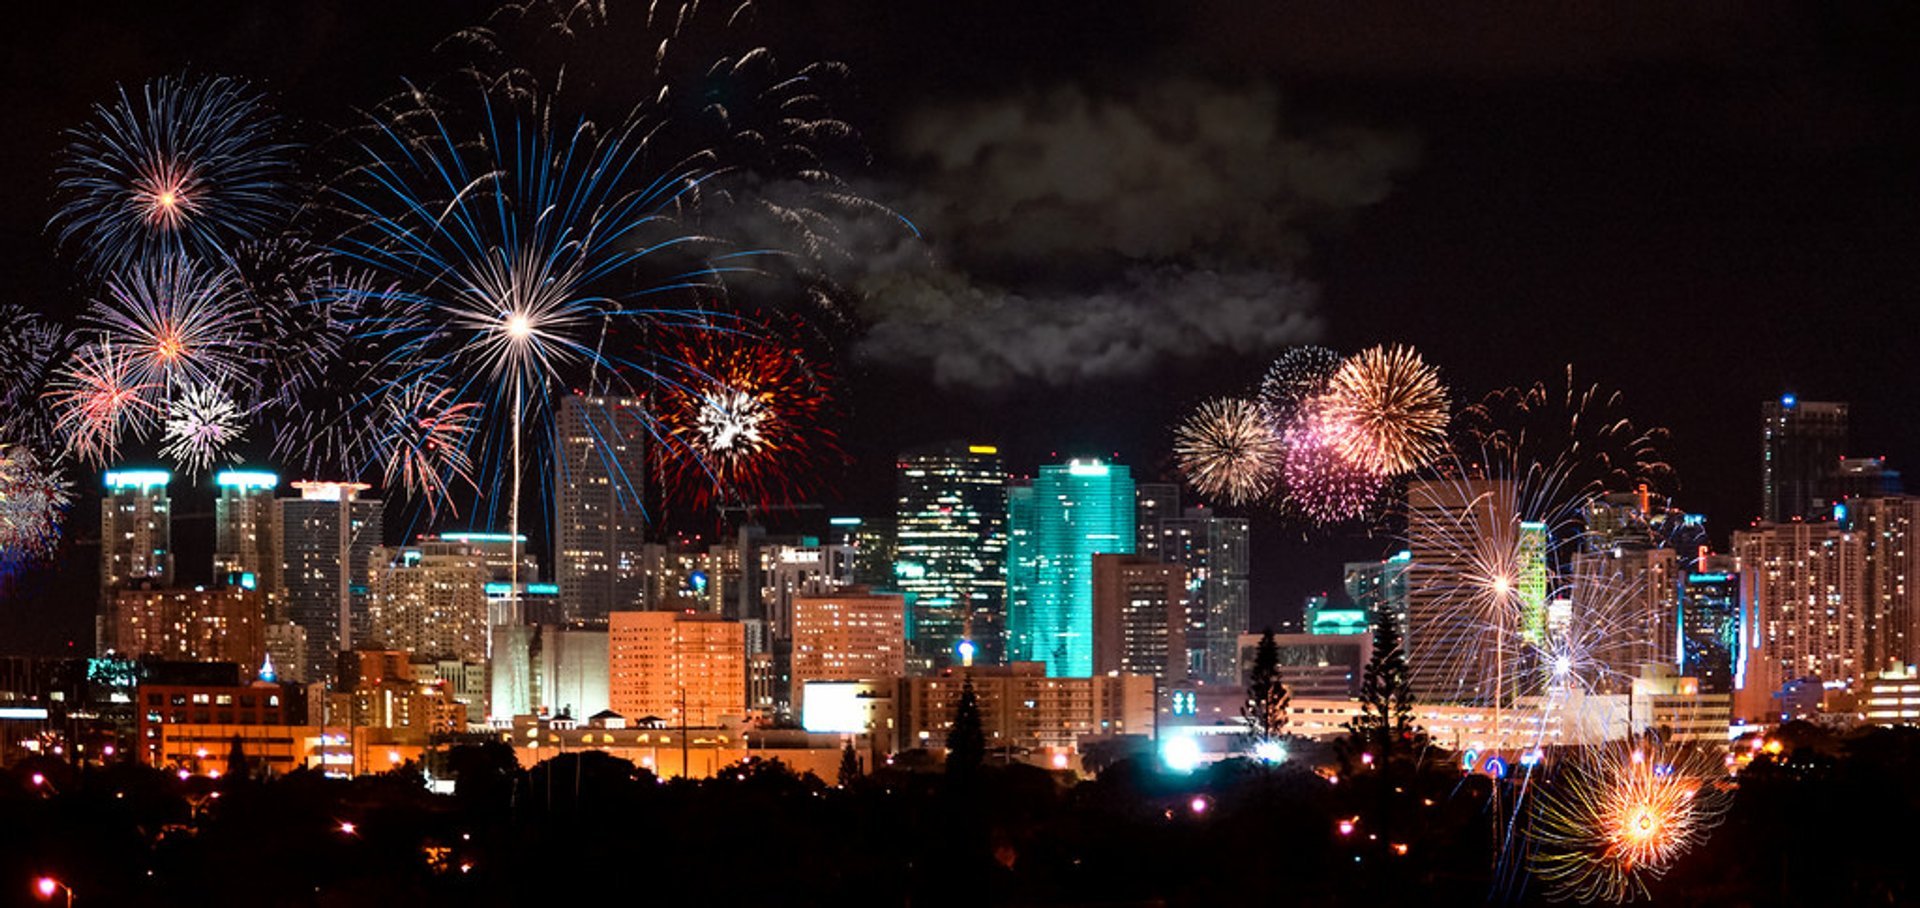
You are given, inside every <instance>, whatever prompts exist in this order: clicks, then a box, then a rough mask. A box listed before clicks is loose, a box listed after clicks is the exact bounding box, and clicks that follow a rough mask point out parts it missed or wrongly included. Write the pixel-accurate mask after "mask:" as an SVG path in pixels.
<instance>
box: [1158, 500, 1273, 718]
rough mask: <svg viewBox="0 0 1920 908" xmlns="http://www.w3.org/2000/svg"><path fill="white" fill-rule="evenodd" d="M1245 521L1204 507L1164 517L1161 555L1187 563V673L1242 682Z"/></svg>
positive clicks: (1168, 560) (1217, 681)
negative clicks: (1223, 515) (1216, 513)
mask: <svg viewBox="0 0 1920 908" xmlns="http://www.w3.org/2000/svg"><path fill="white" fill-rule="evenodd" d="M1249 532H1250V531H1249V529H1248V525H1247V521H1246V520H1245V519H1244V518H1239V517H1216V516H1214V514H1213V512H1212V511H1211V510H1208V509H1207V508H1204V507H1193V508H1188V509H1187V511H1186V513H1185V514H1184V515H1183V516H1180V517H1173V516H1171V515H1169V516H1168V517H1165V518H1162V519H1161V521H1160V544H1159V550H1160V560H1161V561H1164V562H1166V563H1168V564H1177V565H1181V566H1182V567H1185V568H1186V569H1187V626H1186V644H1187V673H1188V676H1189V677H1192V678H1196V679H1199V680H1203V681H1207V682H1209V683H1213V684H1238V683H1240V644H1239V641H1240V635H1241V634H1244V633H1246V632H1247V621H1248V615H1247V611H1248V608H1247V604H1248V587H1247V569H1248V566H1249V563H1248V554H1247V542H1248V535H1249Z"/></svg>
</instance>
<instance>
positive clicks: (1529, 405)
mask: <svg viewBox="0 0 1920 908" xmlns="http://www.w3.org/2000/svg"><path fill="white" fill-rule="evenodd" d="M1564 378H1565V380H1564V381H1563V382H1561V383H1557V384H1554V385H1549V384H1548V383H1547V382H1535V383H1534V384H1533V385H1531V386H1530V387H1527V388H1524V389H1522V388H1517V387H1514V388H1504V389H1501V390H1499V391H1495V392H1493V393H1491V394H1488V395H1487V396H1486V397H1484V398H1481V399H1480V400H1479V401H1478V402H1476V403H1474V404H1472V405H1470V406H1467V407H1465V408H1464V409H1462V410H1461V411H1460V413H1459V415H1458V416H1456V417H1455V418H1454V438H1455V442H1454V443H1455V446H1456V447H1457V448H1458V449H1459V450H1461V451H1462V452H1463V453H1466V454H1469V455H1471V456H1473V457H1479V456H1482V455H1487V456H1493V457H1501V456H1506V457H1511V458H1513V459H1516V460H1520V461H1524V462H1534V463H1544V464H1555V463H1557V462H1561V461H1564V462H1565V468H1566V471H1567V473H1568V476H1569V480H1570V481H1571V482H1572V483H1573V484H1574V485H1575V486H1576V487H1578V488H1579V489H1581V490H1583V491H1591V492H1603V491H1606V492H1631V491H1634V490H1636V489H1637V488H1638V487H1639V486H1640V485H1641V484H1643V483H1644V484H1646V485H1647V486H1648V487H1649V488H1650V489H1651V490H1652V491H1653V492H1654V493H1656V494H1668V495H1670V494H1673V493H1674V492H1677V491H1678V490H1679V480H1678V478H1677V477H1676V476H1675V474H1674V471H1673V468H1672V467H1671V466H1668V465H1667V463H1666V462H1665V461H1664V460H1662V459H1661V454H1660V448H1661V446H1662V445H1663V444H1664V443H1665V441H1666V438H1667V431H1666V430H1665V429H1662V428H1653V429H1645V430H1642V429H1638V428H1636V427H1635V425H1634V423H1633V420H1632V419H1630V418H1628V417H1626V416H1625V415H1622V414H1621V413H1620V412H1619V409H1620V406H1619V405H1620V394H1619V393H1618V392H1610V391H1606V390H1604V389H1602V388H1601V387H1600V386H1599V385H1587V386H1584V387H1583V386H1581V385H1580V384H1578V383H1577V382H1576V381H1575V380H1574V377H1573V367H1572V366H1568V367H1567V369H1566V373H1565V376H1564Z"/></svg>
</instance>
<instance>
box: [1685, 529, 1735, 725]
mask: <svg viewBox="0 0 1920 908" xmlns="http://www.w3.org/2000/svg"><path fill="white" fill-rule="evenodd" d="M1732 567H1733V559H1732V558H1729V557H1727V556H1725V555H1715V556H1711V557H1710V558H1708V559H1707V560H1706V561H1705V562H1703V563H1701V564H1700V565H1699V568H1700V569H1699V570H1697V571H1690V572H1688V574H1687V576H1686V579H1685V581H1684V582H1683V583H1682V584H1681V587H1680V634H1681V641H1680V674H1682V675H1686V676H1688V677H1693V678H1698V679H1700V691H1701V692H1702V693H1709V694H1730V693H1733V690H1734V681H1735V678H1736V677H1737V676H1738V675H1739V674H1740V671H1741V669H1742V668H1743V666H1742V665H1741V664H1740V663H1738V662H1736V661H1734V657H1735V655H1737V654H1738V653H1739V652H1740V617H1741V614H1742V612H1743V611H1744V609H1743V607H1742V600H1741V598H1740V575H1739V574H1738V573H1735V572H1734V571H1733V570H1732Z"/></svg>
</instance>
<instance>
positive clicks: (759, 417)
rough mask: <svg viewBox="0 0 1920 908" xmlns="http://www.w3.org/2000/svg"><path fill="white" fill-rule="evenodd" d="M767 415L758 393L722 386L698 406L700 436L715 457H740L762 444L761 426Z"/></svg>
mask: <svg viewBox="0 0 1920 908" xmlns="http://www.w3.org/2000/svg"><path fill="white" fill-rule="evenodd" d="M769 415H770V414H769V412H768V408H767V402H766V401H765V400H763V399H762V398H761V397H760V396H759V395H757V394H749V393H748V392H746V391H740V390H736V389H731V388H723V389H720V390H719V391H717V392H715V393H713V394H709V395H707V396H706V399H705V401H703V404H702V406H701V407H700V422H699V431H700V438H701V440H702V441H703V442H704V443H705V444H706V447H707V450H708V451H709V452H711V453H712V454H713V455H714V456H716V457H732V456H743V455H745V454H748V453H751V452H753V451H755V450H758V449H759V447H760V445H761V444H762V443H763V441H764V439H762V437H761V434H760V428H761V424H762V423H764V422H766V420H767V417H768V416H769Z"/></svg>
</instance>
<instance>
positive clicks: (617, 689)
mask: <svg viewBox="0 0 1920 908" xmlns="http://www.w3.org/2000/svg"><path fill="white" fill-rule="evenodd" d="M607 635H608V637H607V639H608V647H609V649H608V658H607V661H608V673H609V680H608V696H609V698H610V699H611V701H612V709H613V711H614V712H616V713H619V714H620V715H622V716H625V717H626V718H627V719H628V720H629V721H634V722H642V721H645V720H647V719H649V718H652V719H655V720H659V721H663V722H665V723H666V724H667V725H669V726H678V725H681V724H686V725H697V726H703V727H714V726H721V725H726V724H730V723H735V722H739V721H740V720H742V719H743V718H745V716H746V713H747V640H746V631H745V628H744V626H743V625H742V624H741V623H740V622H738V621H728V620H726V619H724V618H719V617H716V616H713V615H690V614H686V613H684V612H614V613H613V614H612V615H611V616H609V624H608V629H607Z"/></svg>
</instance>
